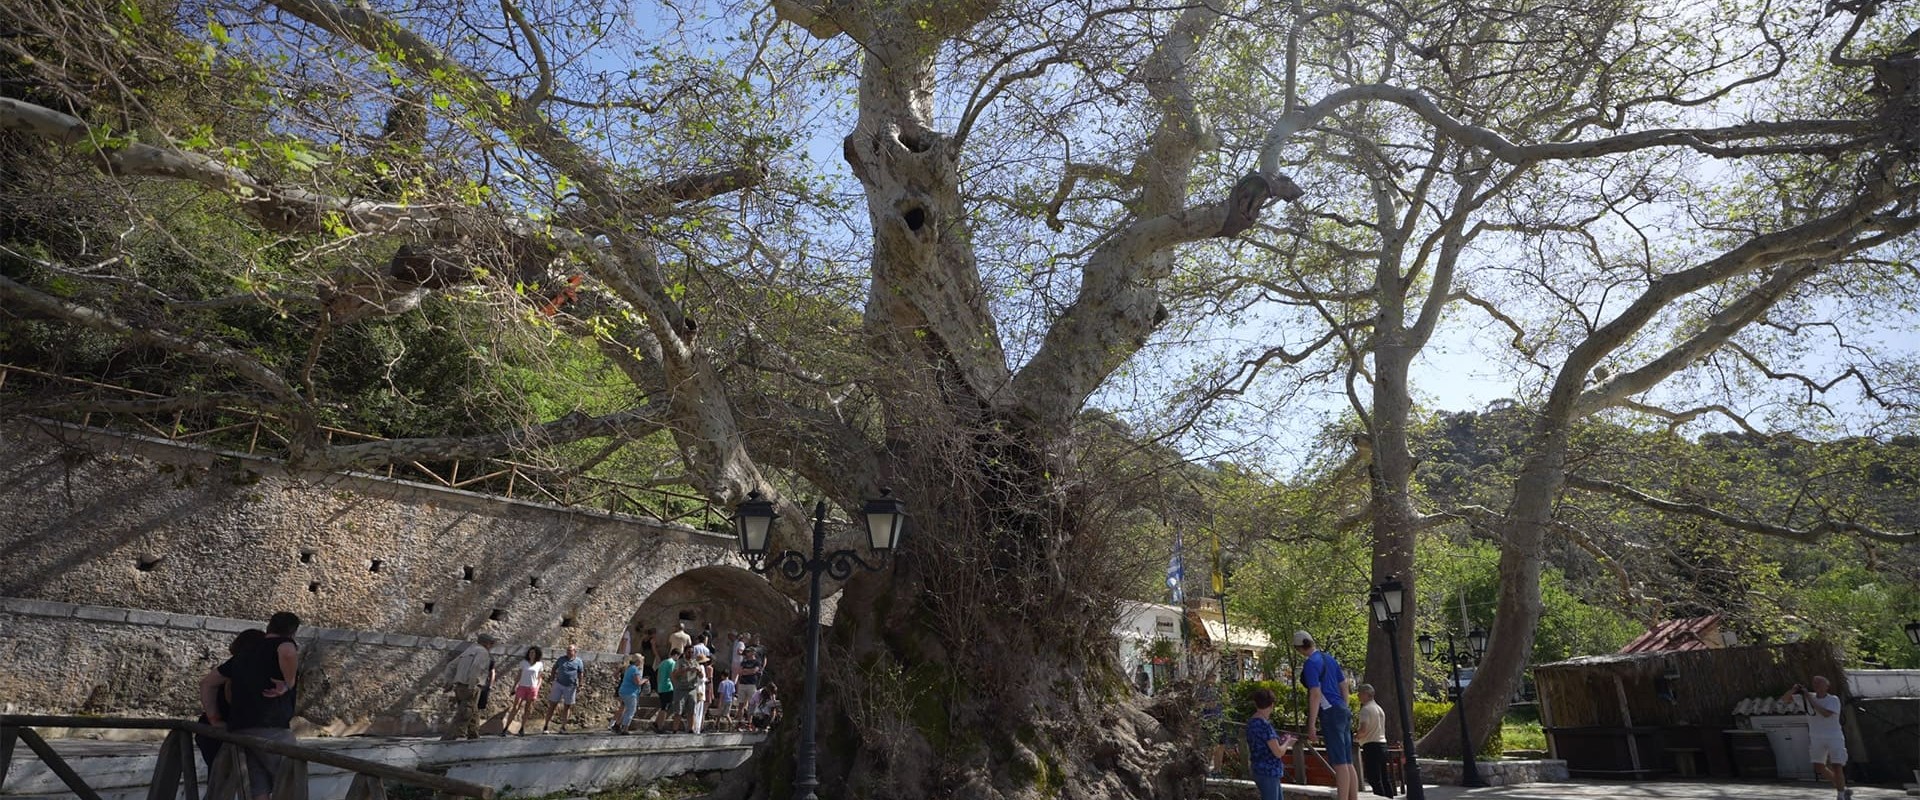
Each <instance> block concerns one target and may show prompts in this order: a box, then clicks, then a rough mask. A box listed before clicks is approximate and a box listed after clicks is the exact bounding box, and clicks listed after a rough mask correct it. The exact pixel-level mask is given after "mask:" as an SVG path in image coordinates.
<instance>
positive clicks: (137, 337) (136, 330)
mask: <svg viewBox="0 0 1920 800" xmlns="http://www.w3.org/2000/svg"><path fill="white" fill-rule="evenodd" d="M0 298H4V299H5V300H6V301H7V304H8V307H9V309H10V310H20V309H24V310H27V311H31V312H34V313H38V314H43V315H45V316H49V317H53V318H54V319H58V320H61V321H63V322H67V323H69V324H73V325H78V326H80V327H82V328H86V329H88V330H92V331H98V332H100V333H105V334H109V335H112V336H117V337H119V338H122V339H125V340H127V341H129V342H131V343H134V344H139V345H146V346H149V347H155V348H158V349H161V350H165V351H167V352H169V353H178V354H180V355H184V356H188V357H190V358H193V359H196V360H199V361H204V362H206V363H208V364H211V365H214V366H217V367H221V368H224V369H228V370H232V371H233V372H234V373H235V374H238V375H240V376H241V377H243V378H246V379H247V380H248V381H251V382H252V383H254V384H255V385H257V386H259V387H261V388H263V389H265V390H267V392H268V393H269V394H271V395H272V396H273V398H274V399H275V400H278V401H281V402H285V403H291V404H295V405H299V404H301V403H303V402H304V401H303V398H302V397H301V396H300V392H299V391H298V390H296V389H295V388H294V387H293V385H292V384H290V383H288V382H287V380H286V379H285V378H283V377H281V376H280V373H279V372H276V371H275V370H274V369H273V368H271V367H269V366H267V365H266V364H263V363H261V362H260V360H259V359H257V358H254V357H253V356H251V355H248V354H246V353H244V352H242V351H240V350H236V349H234V348H232V347H228V346H226V345H224V344H220V343H218V342H210V341H206V340H202V339H195V338H192V337H189V336H184V335H181V334H177V333H173V332H170V331H164V330H159V329H157V328H152V327H147V326H139V325H134V324H132V323H129V322H127V321H126V320H123V319H120V318H119V317H115V316H113V315H111V314H108V313H106V312H103V311H100V310H98V309H93V308H88V307H86V306H83V305H79V304H77V303H72V302H68V301H66V300H63V299H61V298H58V297H54V296H53V295H50V294H46V293H44V292H41V291H39V290H37V289H34V288H33V287H30V286H27V285H25V284H21V283H18V282H15V281H14V280H13V279H11V278H8V277H6V276H4V275H0Z"/></svg>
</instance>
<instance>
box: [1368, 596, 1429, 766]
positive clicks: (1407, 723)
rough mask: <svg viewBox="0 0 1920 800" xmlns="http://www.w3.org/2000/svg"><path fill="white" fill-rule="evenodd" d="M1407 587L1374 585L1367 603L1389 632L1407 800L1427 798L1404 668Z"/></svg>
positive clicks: (1411, 693) (1409, 685)
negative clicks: (1402, 626)
mask: <svg viewBox="0 0 1920 800" xmlns="http://www.w3.org/2000/svg"><path fill="white" fill-rule="evenodd" d="M1406 598H1407V590H1406V587H1405V586H1404V585H1402V584H1401V583H1400V581H1398V580H1388V581H1385V582H1383V583H1381V584H1380V585H1379V586H1375V587H1373V593H1372V594H1371V595H1370V596H1369V597H1368V598H1367V604H1368V605H1369V606H1372V607H1373V621H1374V622H1377V623H1379V624H1380V630H1381V631H1382V632H1383V633H1385V634H1386V635H1387V653H1388V655H1389V656H1390V657H1391V660H1392V661H1393V690H1394V692H1395V693H1396V694H1398V695H1400V742H1401V745H1402V747H1403V748H1404V749H1405V751H1406V757H1407V769H1406V774H1405V775H1404V776H1403V777H1405V778H1406V781H1407V800H1426V799H1427V789H1426V786H1424V785H1423V784H1421V782H1420V758H1419V756H1418V755H1417V754H1415V753H1414V747H1413V685H1412V684H1409V683H1407V681H1406V678H1405V677H1404V676H1403V675H1401V672H1400V637H1399V636H1397V635H1396V634H1395V631H1396V630H1398V628H1399V626H1400V614H1401V612H1403V611H1405V610H1406Z"/></svg>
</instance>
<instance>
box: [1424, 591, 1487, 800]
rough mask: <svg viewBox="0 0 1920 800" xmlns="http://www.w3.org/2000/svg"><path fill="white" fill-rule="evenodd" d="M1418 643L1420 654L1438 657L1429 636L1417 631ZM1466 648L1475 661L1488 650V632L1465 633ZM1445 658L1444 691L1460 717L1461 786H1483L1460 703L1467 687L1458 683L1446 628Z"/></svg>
mask: <svg viewBox="0 0 1920 800" xmlns="http://www.w3.org/2000/svg"><path fill="white" fill-rule="evenodd" d="M1419 642H1420V654H1421V655H1423V656H1426V657H1427V658H1432V659H1435V660H1438V656H1437V655H1436V654H1435V653H1434V640H1433V637H1432V636H1430V635H1428V634H1424V633H1423V634H1420V639H1419ZM1467 647H1468V649H1469V650H1471V651H1472V653H1473V658H1474V660H1475V661H1478V660H1479V659H1480V657H1481V656H1482V655H1485V654H1486V652H1487V632H1486V631H1483V630H1480V629H1479V628H1474V629H1473V631H1472V632H1471V633H1468V634H1467ZM1446 659H1447V669H1449V670H1451V671H1452V673H1453V685H1452V686H1450V687H1449V688H1448V689H1447V693H1448V694H1450V695H1452V697H1453V716H1454V717H1455V718H1457V719H1459V720H1460V785H1461V786H1485V785H1487V782H1486V781H1484V780H1481V779H1480V766H1479V764H1477V763H1475V761H1474V756H1473V751H1474V750H1475V749H1476V748H1475V747H1474V746H1473V737H1472V736H1471V735H1469V734H1468V733H1467V704H1466V703H1465V702H1463V701H1464V700H1466V695H1467V693H1466V687H1463V686H1461V685H1460V656H1459V654H1458V653H1457V652H1455V650H1454V647H1453V631H1447V656H1446Z"/></svg>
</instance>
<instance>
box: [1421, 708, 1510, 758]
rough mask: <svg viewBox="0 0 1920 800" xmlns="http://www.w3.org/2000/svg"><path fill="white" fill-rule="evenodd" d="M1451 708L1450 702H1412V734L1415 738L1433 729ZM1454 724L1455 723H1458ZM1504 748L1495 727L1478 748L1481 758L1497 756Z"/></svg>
mask: <svg viewBox="0 0 1920 800" xmlns="http://www.w3.org/2000/svg"><path fill="white" fill-rule="evenodd" d="M1451 710H1453V704H1452V703H1427V702H1418V701H1416V702H1415V703H1414V704H1413V735H1414V736H1415V737H1416V738H1418V737H1421V736H1425V735H1427V731H1430V730H1433V726H1435V725H1438V724H1440V720H1442V719H1445V718H1446V716H1447V712H1448V711H1451ZM1454 724H1456V725H1457V724H1459V723H1454ZM1504 749H1505V748H1504V746H1503V745H1502V744H1501V736H1500V731H1499V729H1495V730H1494V732H1493V735H1492V736H1489V737H1487V743H1486V744H1485V745H1484V746H1482V747H1481V748H1480V756H1481V757H1482V758H1497V757H1499V755H1500V753H1501V751H1502V750H1504Z"/></svg>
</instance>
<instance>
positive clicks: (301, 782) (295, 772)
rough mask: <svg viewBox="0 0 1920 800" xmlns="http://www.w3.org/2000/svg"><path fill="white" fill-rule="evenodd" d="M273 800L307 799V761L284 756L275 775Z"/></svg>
mask: <svg viewBox="0 0 1920 800" xmlns="http://www.w3.org/2000/svg"><path fill="white" fill-rule="evenodd" d="M273 800H307V762H305V761H302V760H300V759H297V758H291V757H287V756H282V757H281V758H280V769H279V770H278V773H277V774H275V775H274V776H273Z"/></svg>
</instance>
